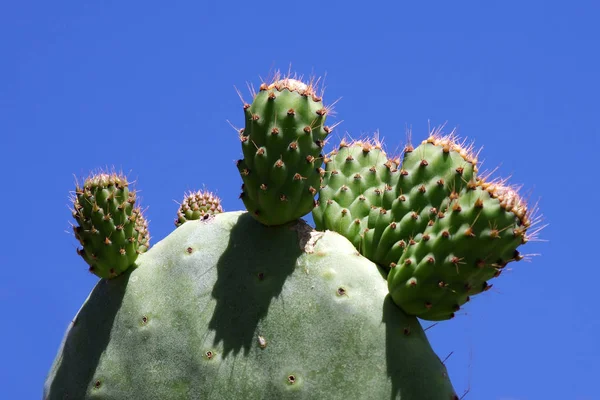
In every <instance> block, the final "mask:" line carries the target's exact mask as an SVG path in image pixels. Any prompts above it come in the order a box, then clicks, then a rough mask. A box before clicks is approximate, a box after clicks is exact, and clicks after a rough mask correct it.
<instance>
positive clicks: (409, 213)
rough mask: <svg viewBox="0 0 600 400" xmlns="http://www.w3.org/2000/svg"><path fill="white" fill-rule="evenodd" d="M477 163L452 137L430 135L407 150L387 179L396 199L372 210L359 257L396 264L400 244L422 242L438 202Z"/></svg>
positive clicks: (472, 171)
mask: <svg viewBox="0 0 600 400" xmlns="http://www.w3.org/2000/svg"><path fill="white" fill-rule="evenodd" d="M476 165H477V159H476V158H475V156H474V155H473V154H472V152H471V149H470V148H468V147H467V148H465V147H463V146H461V145H460V144H458V143H457V142H456V140H455V138H454V136H453V135H448V136H441V135H439V134H434V135H432V136H430V137H429V138H428V139H427V140H425V141H423V143H421V145H419V146H418V147H417V148H414V149H413V148H412V147H411V146H408V147H407V148H405V151H404V157H403V160H402V164H401V167H400V169H399V170H398V171H397V172H396V173H394V174H392V175H391V180H390V181H389V182H388V186H390V187H392V188H393V189H394V191H395V199H394V200H393V203H392V205H391V206H388V205H384V206H382V207H379V208H374V209H372V210H371V213H370V215H369V218H368V220H367V225H368V230H367V231H365V232H364V234H363V240H362V243H361V245H362V248H363V249H364V251H363V255H364V256H365V257H367V258H369V259H370V260H373V261H374V262H376V263H378V264H380V265H382V266H385V267H391V266H393V265H395V264H396V263H397V262H398V260H399V258H400V257H401V256H402V253H403V252H404V248H405V247H406V246H407V245H409V244H410V243H412V242H414V241H419V240H420V235H421V234H422V233H423V231H424V230H425V228H426V227H427V225H428V224H429V223H430V221H432V220H433V219H435V218H436V215H437V213H438V212H439V209H440V206H441V205H442V202H443V201H444V200H445V199H446V198H447V197H448V196H452V195H453V194H456V193H458V192H460V191H461V190H463V189H464V188H465V187H466V186H467V183H468V182H469V181H471V180H472V179H473V178H474V176H475V173H476V171H477V166H476Z"/></svg>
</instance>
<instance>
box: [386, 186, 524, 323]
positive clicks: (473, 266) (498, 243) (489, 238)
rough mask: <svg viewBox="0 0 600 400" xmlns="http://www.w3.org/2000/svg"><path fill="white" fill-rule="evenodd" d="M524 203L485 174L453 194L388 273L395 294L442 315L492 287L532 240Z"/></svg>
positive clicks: (415, 308)
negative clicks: (487, 180)
mask: <svg viewBox="0 0 600 400" xmlns="http://www.w3.org/2000/svg"><path fill="white" fill-rule="evenodd" d="M530 224H531V222H530V220H529V215H528V211H527V209H526V206H525V203H524V202H523V200H522V199H521V198H520V197H519V196H518V195H517V193H516V192H515V191H514V190H513V189H511V188H509V187H507V186H505V185H503V184H490V183H486V182H484V181H482V180H479V181H477V183H476V184H475V185H472V186H470V187H469V188H468V189H466V190H464V191H462V192H461V193H460V195H459V196H458V197H456V198H448V199H447V200H446V201H445V202H444V205H443V206H442V208H441V213H440V214H439V215H438V216H436V218H435V219H434V220H432V223H431V224H430V225H428V226H427V228H426V229H425V231H424V232H423V234H422V235H421V237H420V240H419V241H418V242H415V243H414V244H413V245H411V246H408V247H407V249H406V251H405V252H404V254H403V255H402V258H401V259H400V261H399V263H398V265H396V266H395V267H394V268H392V269H391V271H390V272H389V275H388V286H389V289H390V294H391V296H392V298H393V299H394V301H395V302H396V304H398V305H399V306H400V307H402V309H403V310H405V311H406V312H407V313H409V314H412V315H417V316H419V317H421V318H424V319H428V320H443V319H449V318H452V317H453V316H454V313H455V312H456V311H458V310H459V309H460V307H461V306H462V305H463V304H464V303H466V302H467V301H468V300H469V298H470V296H473V295H475V294H478V293H481V292H483V291H485V290H488V289H489V288H490V287H491V285H490V284H488V282H487V281H488V280H489V279H492V278H494V277H497V276H499V275H500V273H501V272H502V270H503V268H504V267H505V266H506V265H507V264H508V263H509V262H512V261H519V260H521V258H522V256H521V255H520V253H519V252H518V250H517V247H518V246H520V245H521V244H523V243H525V242H526V241H527V238H526V235H525V233H526V230H527V229H528V228H529V226H530Z"/></svg>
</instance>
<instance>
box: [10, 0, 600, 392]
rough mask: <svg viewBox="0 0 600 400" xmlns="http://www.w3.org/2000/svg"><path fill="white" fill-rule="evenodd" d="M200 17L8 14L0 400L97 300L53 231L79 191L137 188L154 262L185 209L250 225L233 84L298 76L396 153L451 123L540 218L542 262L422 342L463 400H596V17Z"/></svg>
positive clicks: (42, 367) (64, 224)
mask: <svg viewBox="0 0 600 400" xmlns="http://www.w3.org/2000/svg"><path fill="white" fill-rule="evenodd" d="M207 3H208V2H201V1H195V2H192V1H174V2H157V1H143V2H142V1H125V2H123V1H121V2H117V1H83V0H81V1H64V2H50V1H30V0H19V1H5V2H2V5H0V167H1V170H2V172H3V173H4V174H5V175H4V184H3V185H2V187H3V189H2V190H0V192H1V196H0V209H1V210H3V213H2V229H1V231H0V268H1V271H2V272H1V273H2V278H1V279H0V315H1V316H2V318H1V320H2V322H1V327H2V329H0V397H1V398H5V399H38V398H40V396H41V390H42V384H43V380H44V378H45V376H46V373H47V371H48V369H49V367H50V364H51V362H52V360H53V358H54V356H55V354H56V351H57V349H58V346H59V343H60V340H61V338H62V336H63V334H64V332H65V329H66V327H67V324H68V323H69V321H70V320H71V318H72V317H73V316H74V315H75V313H76V312H77V310H78V308H79V307H80V305H81V304H82V302H83V301H84V300H85V298H86V297H87V295H88V293H89V292H90V290H91V289H92V287H93V286H94V284H95V283H96V281H97V279H96V278H95V276H93V275H91V274H89V273H88V272H87V268H86V265H85V263H84V262H83V261H82V260H81V259H80V258H79V257H78V256H77V255H76V253H75V248H76V241H75V239H74V238H73V236H72V235H71V234H69V233H66V231H68V229H69V221H70V218H71V216H70V211H69V208H68V205H69V204H68V192H69V191H70V190H72V189H73V182H74V179H73V174H75V175H77V176H84V175H86V174H87V173H88V171H89V170H91V169H94V168H97V167H101V166H107V165H108V166H110V165H114V166H116V167H117V168H120V169H122V170H124V171H125V172H128V173H129V176H130V177H131V178H132V179H137V181H138V182H137V187H138V189H140V190H141V191H142V192H141V197H142V204H143V205H144V206H147V207H148V210H147V216H148V217H149V219H150V220H151V223H150V232H151V235H152V237H153V240H152V241H153V243H156V242H157V241H158V240H160V239H162V238H164V237H165V236H166V235H168V234H169V232H171V231H172V230H173V228H174V226H173V219H174V216H175V211H176V209H177V204H176V203H175V202H174V200H180V199H181V197H182V195H183V193H184V191H187V190H190V189H197V188H202V187H203V185H206V188H209V189H211V190H214V191H216V192H217V193H218V194H219V195H220V196H221V197H222V199H223V204H224V208H225V209H226V210H228V211H232V210H238V209H243V204H242V203H241V201H240V200H238V197H237V196H238V193H239V187H240V185H241V180H240V178H239V176H238V173H237V170H236V167H235V165H234V160H235V159H237V158H238V157H239V156H240V154H241V148H240V145H239V142H238V139H237V136H236V133H235V131H234V130H233V129H232V128H231V127H230V126H229V124H228V123H227V120H230V121H231V122H232V123H233V124H234V125H238V126H241V125H242V124H243V113H242V108H241V103H240V101H239V99H238V97H237V94H236V92H235V90H234V85H235V86H237V87H238V88H240V89H243V90H245V84H246V82H252V83H254V84H255V85H257V84H259V83H260V78H259V77H260V76H263V77H264V76H266V75H268V73H269V71H270V70H272V69H275V68H280V69H284V70H287V68H288V66H289V64H290V63H291V64H292V67H293V70H294V71H297V72H298V73H301V74H304V75H310V74H316V75H326V80H325V83H326V93H325V101H326V102H332V101H334V100H336V99H338V98H340V97H341V100H340V101H339V102H338V103H337V105H336V111H337V117H336V119H335V120H333V119H332V120H331V122H336V121H340V120H343V123H342V124H341V125H340V127H339V129H338V130H337V132H338V134H340V135H342V134H344V133H345V132H348V133H349V134H351V135H353V136H360V135H363V134H369V133H373V132H374V131H375V130H379V132H380V135H381V136H382V137H384V138H385V142H386V143H387V145H388V149H389V150H391V151H393V150H396V149H397V148H400V147H401V146H402V145H403V144H404V143H405V129H406V127H407V126H412V130H413V138H414V140H415V141H420V140H422V139H423V138H425V137H426V135H427V129H428V121H431V124H432V126H435V125H439V124H443V123H445V122H447V127H448V128H449V129H451V128H453V127H458V133H459V135H461V136H463V137H468V138H469V139H473V140H474V141H475V144H476V146H483V147H484V149H483V151H482V153H481V155H482V157H481V158H483V159H484V160H485V162H484V165H483V167H484V168H488V169H492V168H494V167H499V168H498V174H499V175H505V176H506V175H512V178H511V181H510V182H512V183H515V184H522V185H523V188H524V193H526V194H530V195H531V199H532V200H534V201H537V200H539V201H540V203H539V205H540V208H541V212H542V213H543V214H544V218H545V221H546V222H547V223H549V224H550V225H549V226H548V227H547V228H546V229H545V230H544V231H543V232H542V234H541V238H542V239H546V240H548V242H541V243H532V244H528V245H527V246H525V247H523V252H524V253H541V254H542V255H541V256H536V257H533V260H532V262H530V263H525V262H521V263H514V264H511V265H510V266H511V267H513V270H512V271H511V272H510V273H506V274H503V275H502V277H500V278H498V279H497V280H496V281H495V282H494V290H492V291H490V292H487V293H485V294H483V295H481V296H477V297H476V298H475V299H474V300H473V301H472V302H471V303H469V304H468V305H467V306H466V307H465V308H464V310H465V311H464V312H463V313H462V314H460V315H459V316H458V317H457V318H455V319H454V320H451V321H447V322H443V323H440V324H438V325H437V326H435V327H433V328H432V329H430V330H429V331H428V333H429V336H430V339H431V341H432V344H433V346H434V348H435V350H436V351H437V353H438V354H439V355H440V357H441V358H445V357H446V356H448V355H449V354H451V356H450V357H449V358H448V360H447V361H446V364H447V366H448V368H449V371H450V374H451V378H452V380H453V383H454V385H455V387H456V389H457V391H458V392H459V393H462V392H463V391H465V390H467V389H470V393H469V394H467V396H466V397H465V398H466V399H470V400H488V399H498V400H500V399H501V400H509V399H510V400H523V399H529V400H532V399H533V400H535V399H580V400H583V399H589V400H591V399H598V398H600V397H599V396H600V395H599V394H598V387H597V385H598V382H597V379H598V375H599V373H600V368H599V367H598V363H599V360H600V348H599V345H598V339H597V338H598V337H600V332H599V328H600V326H599V325H600V324H599V322H598V321H599V317H598V311H597V309H598V307H597V305H598V295H597V294H598V293H599V292H600V290H599V289H598V287H599V286H598V285H599V282H600V272H599V271H600V268H599V267H600V263H599V262H598V256H597V253H596V250H597V246H598V245H597V242H598V232H597V230H598V222H599V218H598V213H597V212H596V210H595V207H596V205H597V203H596V201H597V200H598V197H597V196H595V195H593V193H598V189H597V184H598V178H597V172H596V171H597V162H598V159H599V157H598V155H597V154H598V151H599V150H598V148H599V147H598V145H599V144H600V143H599V142H600V140H599V139H598V137H599V128H598V109H599V107H598V106H599V104H600V102H599V101H598V96H599V95H598V93H599V92H600V90H599V89H600V85H599V81H598V71H600V62H599V58H598V57H599V56H598V51H597V50H598V39H599V38H600V33H599V32H598V29H597V28H595V27H594V26H595V25H597V24H598V17H599V16H600V7H599V6H598V5H597V3H595V4H593V3H592V2H585V1H581V2H577V4H578V5H574V3H575V2H573V3H570V2H554V1H528V2H524V1H504V2H493V3H494V5H489V4H488V3H491V2H481V1H477V2H475V1H454V2H447V1H444V2H441V1H432V2H416V1H412V2H406V1H395V2H392V1H389V2H378V1H369V2H355V3H352V2H348V1H344V2H342V1H339V2H337V1H331V2H325V1H320V2H314V1H305V2H282V1H264V2H260V1H257V2H252V1H243V2H219V5H217V2H210V3H211V4H210V5H201V4H207ZM167 4H169V5H168V6H167ZM392 4H393V5H392ZM484 4H485V5H484ZM566 4H569V5H566ZM332 144H333V143H330V145H329V146H330V147H331V146H332ZM428 325H429V323H427V322H425V323H424V326H428ZM382 362H383V361H382Z"/></svg>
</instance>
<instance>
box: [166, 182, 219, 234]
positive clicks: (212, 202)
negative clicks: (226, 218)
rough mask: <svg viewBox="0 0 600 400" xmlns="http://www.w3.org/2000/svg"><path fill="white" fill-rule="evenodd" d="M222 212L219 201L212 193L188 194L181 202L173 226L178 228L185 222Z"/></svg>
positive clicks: (200, 191)
mask: <svg viewBox="0 0 600 400" xmlns="http://www.w3.org/2000/svg"><path fill="white" fill-rule="evenodd" d="M222 212H223V207H221V199H219V198H218V197H217V196H216V195H214V194H213V193H211V192H208V191H202V190H199V191H197V192H190V193H188V194H186V195H185V197H184V198H183V202H182V203H181V205H180V206H179V209H178V210H177V219H176V220H175V226H180V225H182V224H184V223H185V222H187V221H192V220H197V219H204V218H207V217H209V216H211V215H215V214H219V213H222Z"/></svg>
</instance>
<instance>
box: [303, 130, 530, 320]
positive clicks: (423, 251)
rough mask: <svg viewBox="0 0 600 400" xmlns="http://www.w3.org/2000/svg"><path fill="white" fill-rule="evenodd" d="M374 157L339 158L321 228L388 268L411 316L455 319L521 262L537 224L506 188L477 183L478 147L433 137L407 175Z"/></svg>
mask: <svg viewBox="0 0 600 400" xmlns="http://www.w3.org/2000/svg"><path fill="white" fill-rule="evenodd" d="M342 149H343V150H344V151H342ZM368 149H369V148H368V147H365V148H364V151H362V154H361V144H360V143H355V144H353V145H352V146H350V148H349V150H348V149H346V145H345V143H342V146H341V148H340V150H338V151H337V152H334V153H333V155H332V158H331V160H330V161H328V162H327V169H326V172H325V173H324V174H323V176H324V178H323V185H322V188H321V191H320V195H319V207H318V208H316V209H314V210H313V216H314V219H315V224H316V226H317V228H319V229H331V230H333V231H336V232H338V233H340V234H342V235H344V236H346V237H347V238H348V239H349V240H351V241H352V243H353V244H354V245H355V246H356V247H357V248H358V249H359V250H360V252H361V254H362V255H364V256H365V257H367V258H368V259H370V260H372V261H373V262H375V263H377V264H379V265H381V266H383V267H384V268H389V269H390V271H389V275H388V285H389V290H390V293H391V295H392V298H393V299H394V302H395V303H396V304H397V305H398V306H399V307H401V308H402V309H403V310H404V311H405V312H407V313H408V314H410V315H416V316H418V317H420V318H422V319H427V320H434V321H437V320H444V319H450V318H452V317H454V315H455V314H454V313H455V312H456V311H458V310H459V309H460V307H461V306H462V305H463V304H465V303H466V302H467V301H469V299H470V297H471V296H473V295H476V294H479V293H481V292H483V291H485V290H488V289H489V288H490V287H491V285H489V284H488V283H487V280H489V279H492V278H494V277H497V276H499V275H500V273H501V271H502V268H504V267H505V266H506V264H507V263H509V262H512V261H518V260H520V259H521V256H520V254H519V252H518V251H517V247H518V246H520V245H521V244H523V243H525V242H526V240H527V239H526V231H527V229H528V228H529V227H530V225H531V221H530V213H529V211H528V210H527V207H526V205H525V202H524V201H523V200H522V199H521V198H520V197H519V196H518V194H517V193H516V191H514V190H512V189H511V188H510V187H508V186H506V185H505V184H504V182H500V183H493V182H492V183H486V180H485V179H483V178H481V177H478V176H477V172H478V167H477V157H476V156H475V155H474V153H473V151H472V146H464V145H461V144H459V143H458V141H457V138H456V137H455V136H454V135H453V134H450V135H446V136H443V135H441V134H440V133H439V132H434V133H433V134H432V135H431V136H430V137H429V138H428V139H427V140H425V141H423V142H422V143H421V144H420V145H419V146H418V147H417V148H413V147H412V146H407V147H406V148H405V150H404V157H403V160H402V163H401V165H400V166H399V168H397V167H398V164H397V163H395V162H393V161H391V160H388V159H387V158H386V156H385V153H384V152H383V150H381V148H380V146H378V147H376V151H377V153H376V156H375V157H374V159H369V161H366V160H367V159H368V158H367V155H369V156H370V152H369V151H367V150H368ZM346 154H347V155H346ZM360 159H364V160H365V161H364V162H363V164H364V165H362V166H361V163H360V162H358V161H357V160H360ZM369 164H372V166H371V167H370V170H369V172H370V173H371V174H372V175H373V176H372V179H371V180H364V179H362V178H363V175H365V172H364V171H363V172H362V174H361V173H360V172H358V171H359V169H360V168H363V169H364V168H365V166H366V165H369ZM384 166H385V167H387V168H384ZM376 171H378V172H379V175H377V174H376V173H375V172H376ZM353 176H354V177H356V178H358V179H356V180H353V179H352V177H353ZM376 176H378V178H376ZM359 182H360V184H359ZM363 182H364V184H363ZM363 193H365V194H366V193H372V194H371V195H365V194H363Z"/></svg>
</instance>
